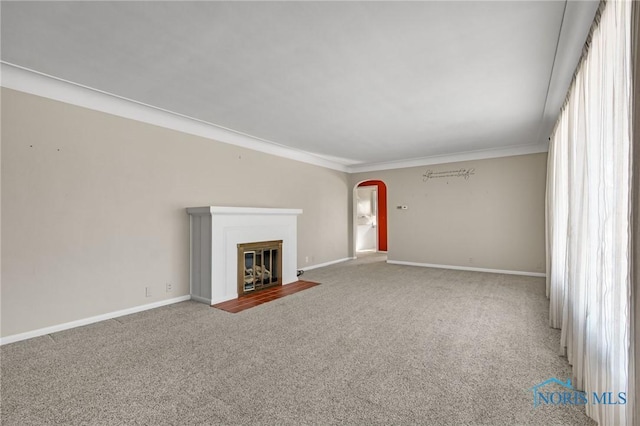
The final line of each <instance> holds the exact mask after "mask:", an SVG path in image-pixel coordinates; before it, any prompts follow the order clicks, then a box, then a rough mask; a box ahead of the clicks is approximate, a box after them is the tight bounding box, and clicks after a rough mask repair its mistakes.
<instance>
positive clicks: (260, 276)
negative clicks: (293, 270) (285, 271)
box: [238, 240, 282, 296]
mask: <svg viewBox="0 0 640 426" xmlns="http://www.w3.org/2000/svg"><path fill="white" fill-rule="evenodd" d="M281 270H282V240H278V241H262V242H257V243H246V244H238V295H239V296H241V295H243V294H247V293H251V292H254V291H258V290H262V289H263V288H267V287H272V286H275V285H282V276H281V273H280V271H281Z"/></svg>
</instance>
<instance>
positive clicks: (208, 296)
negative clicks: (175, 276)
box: [187, 206, 302, 304]
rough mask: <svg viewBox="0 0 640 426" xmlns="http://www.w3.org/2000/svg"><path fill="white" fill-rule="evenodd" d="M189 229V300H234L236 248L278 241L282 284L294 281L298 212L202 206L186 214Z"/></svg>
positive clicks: (291, 210) (213, 302)
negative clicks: (188, 220) (279, 243)
mask: <svg viewBox="0 0 640 426" xmlns="http://www.w3.org/2000/svg"><path fill="white" fill-rule="evenodd" d="M187 213H189V217H190V224H191V259H190V283H191V298H192V299H194V300H197V301H200V302H204V303H208V304H216V303H220V302H224V301H226V300H232V299H235V298H237V297H238V277H237V273H238V272H237V271H238V267H237V265H238V264H237V262H238V252H237V246H238V244H244V243H252V242H258V241H272V240H282V284H283V285H284V284H290V283H292V282H295V281H297V274H296V272H297V242H298V238H297V218H298V215H299V214H302V210H301V209H280V208H262V207H225V206H205V207H191V208H188V209H187Z"/></svg>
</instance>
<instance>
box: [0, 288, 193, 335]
mask: <svg viewBox="0 0 640 426" xmlns="http://www.w3.org/2000/svg"><path fill="white" fill-rule="evenodd" d="M190 299H191V296H189V295H186V296H180V297H174V298H173V299H167V300H161V301H159V302H154V303H149V304H146V305H140V306H134V307H133V308H128V309H122V310H120V311H115V312H109V313H106V314H102V315H96V316H95V317H89V318H83V319H80V320H76V321H71V322H65V323H63V324H58V325H53V326H51V327H45V328H39V329H37V330H32V331H27V332H25V333H19V334H14V335H11V336H6V337H2V338H0V345H6V344H8V343H13V342H19V341H21V340H27V339H32V338H34V337H39V336H44V335H47V334H51V333H56V332H58V331H63V330H69V329H71V328H76V327H81V326H83V325H89V324H93V323H96V322H100V321H105V320H108V319H113V318H118V317H122V316H125V315H131V314H135V313H137V312H142V311H147V310H149V309H154V308H159V307H161V306H166V305H171V304H173V303H178V302H184V301H186V300H190Z"/></svg>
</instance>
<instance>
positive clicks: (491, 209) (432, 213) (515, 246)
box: [350, 153, 547, 273]
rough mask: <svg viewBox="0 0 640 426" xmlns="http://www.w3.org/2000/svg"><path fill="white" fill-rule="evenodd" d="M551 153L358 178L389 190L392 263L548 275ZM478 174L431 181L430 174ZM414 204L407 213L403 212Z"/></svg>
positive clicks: (356, 179)
mask: <svg viewBox="0 0 640 426" xmlns="http://www.w3.org/2000/svg"><path fill="white" fill-rule="evenodd" d="M546 158H547V155H546V153H543V154H531V155H521V156H514V157H504V158H495V159H489V160H478V161H466V162H459V163H449V164H438V165H432V166H422V167H412V168H406V169H396V170H387V171H378V172H367V173H357V174H353V175H351V176H350V185H351V188H352V189H353V187H354V186H355V185H356V184H357V183H358V182H361V181H363V180H366V179H380V180H382V181H384V182H385V183H386V184H387V190H388V193H387V200H388V205H389V211H388V215H389V216H388V221H389V249H388V256H389V260H397V261H405V262H416V263H429V264H436V265H452V266H463V267H475V268H487V269H501V270H508V271H524V272H535V273H543V272H544V270H545V247H544V235H545V233H544V195H545V179H546V178H545V175H546ZM472 168H473V169H475V174H474V175H472V176H470V177H469V179H468V180H466V179H464V178H461V177H448V178H432V179H428V180H427V181H424V179H423V174H425V173H426V172H427V170H431V171H433V172H436V173H437V172H444V171H450V170H459V169H472ZM399 205H406V206H408V209H407V210H398V209H397V208H396V206H399Z"/></svg>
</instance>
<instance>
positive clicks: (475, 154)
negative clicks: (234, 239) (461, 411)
mask: <svg viewBox="0 0 640 426" xmlns="http://www.w3.org/2000/svg"><path fill="white" fill-rule="evenodd" d="M0 65H1V68H0V76H1V77H2V78H1V79H0V85H1V86H2V87H6V88H9V89H13V90H18V91H21V92H25V93H30V94H32V95H36V96H42V97H45V98H49V99H53V100H56V101H60V102H65V103H68V104H72V105H77V106H80V107H84V108H89V109H92V110H95V111H101V112H104V113H107V114H112V115H116V116H118V117H124V118H128V119H131V120H136V121H140V122H143V123H148V124H153V125H155V126H160V127H164V128H167V129H172V130H176V131H178V132H183V133H187V134H190V135H195V136H200V137H204V138H207V139H211V140H215V141H218V142H222V143H227V144H230V145H236V146H240V147H243V148H247V149H252V150H254V151H260V152H264V153H267V154H271V155H275V156H278V157H283V158H288V159H290V160H295V161H300V162H303V163H307V164H313V165H315V166H320V167H325V168H328V169H332V170H338V171H341V172H346V173H360V172H370V171H378V170H390V169H402V168H407V167H418V166H425V165H431V164H442V163H453V162H458V161H471V160H482V159H488V158H498V157H509V156H513V155H523V154H534V153H539V152H547V151H548V143H542V144H532V145H518V146H511V147H506V148H499V149H489V150H481V151H472V152H461V153H455V154H447V155H439V156H429V157H423V158H416V159H408V160H400V161H390V162H382V163H362V164H352V165H345V164H341V163H339V162H336V161H331V160H327V159H326V158H323V157H321V156H318V155H315V154H313V153H309V152H305V151H300V150H296V149H293V148H290V147H287V146H284V145H280V144H278V143H276V142H272V141H269V140H266V139H262V138H259V137H256V136H251V135H247V134H245V133H241V132H237V131H235V130H232V129H227V128H225V127H222V126H218V125H216V124H214V123H209V122H206V121H203V120H199V119H196V118H192V117H188V116H186V115H182V114H179V113H176V112H173V111H168V110H165V109H162V108H158V107H154V106H153V105H147V104H145V103H142V102H138V101H135V100H132V99H128V98H124V97H122V96H118V95H114V94H112V93H108V92H105V91H102V90H98V89H94V88H91V87H88V86H84V85H81V84H78V83H74V82H72V81H67V80H64V79H61V78H58V77H54V76H51V75H47V74H44V73H41V72H38V71H34V70H31V69H28V68H24V67H21V66H19V65H15V64H11V63H9V62H4V61H0Z"/></svg>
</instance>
